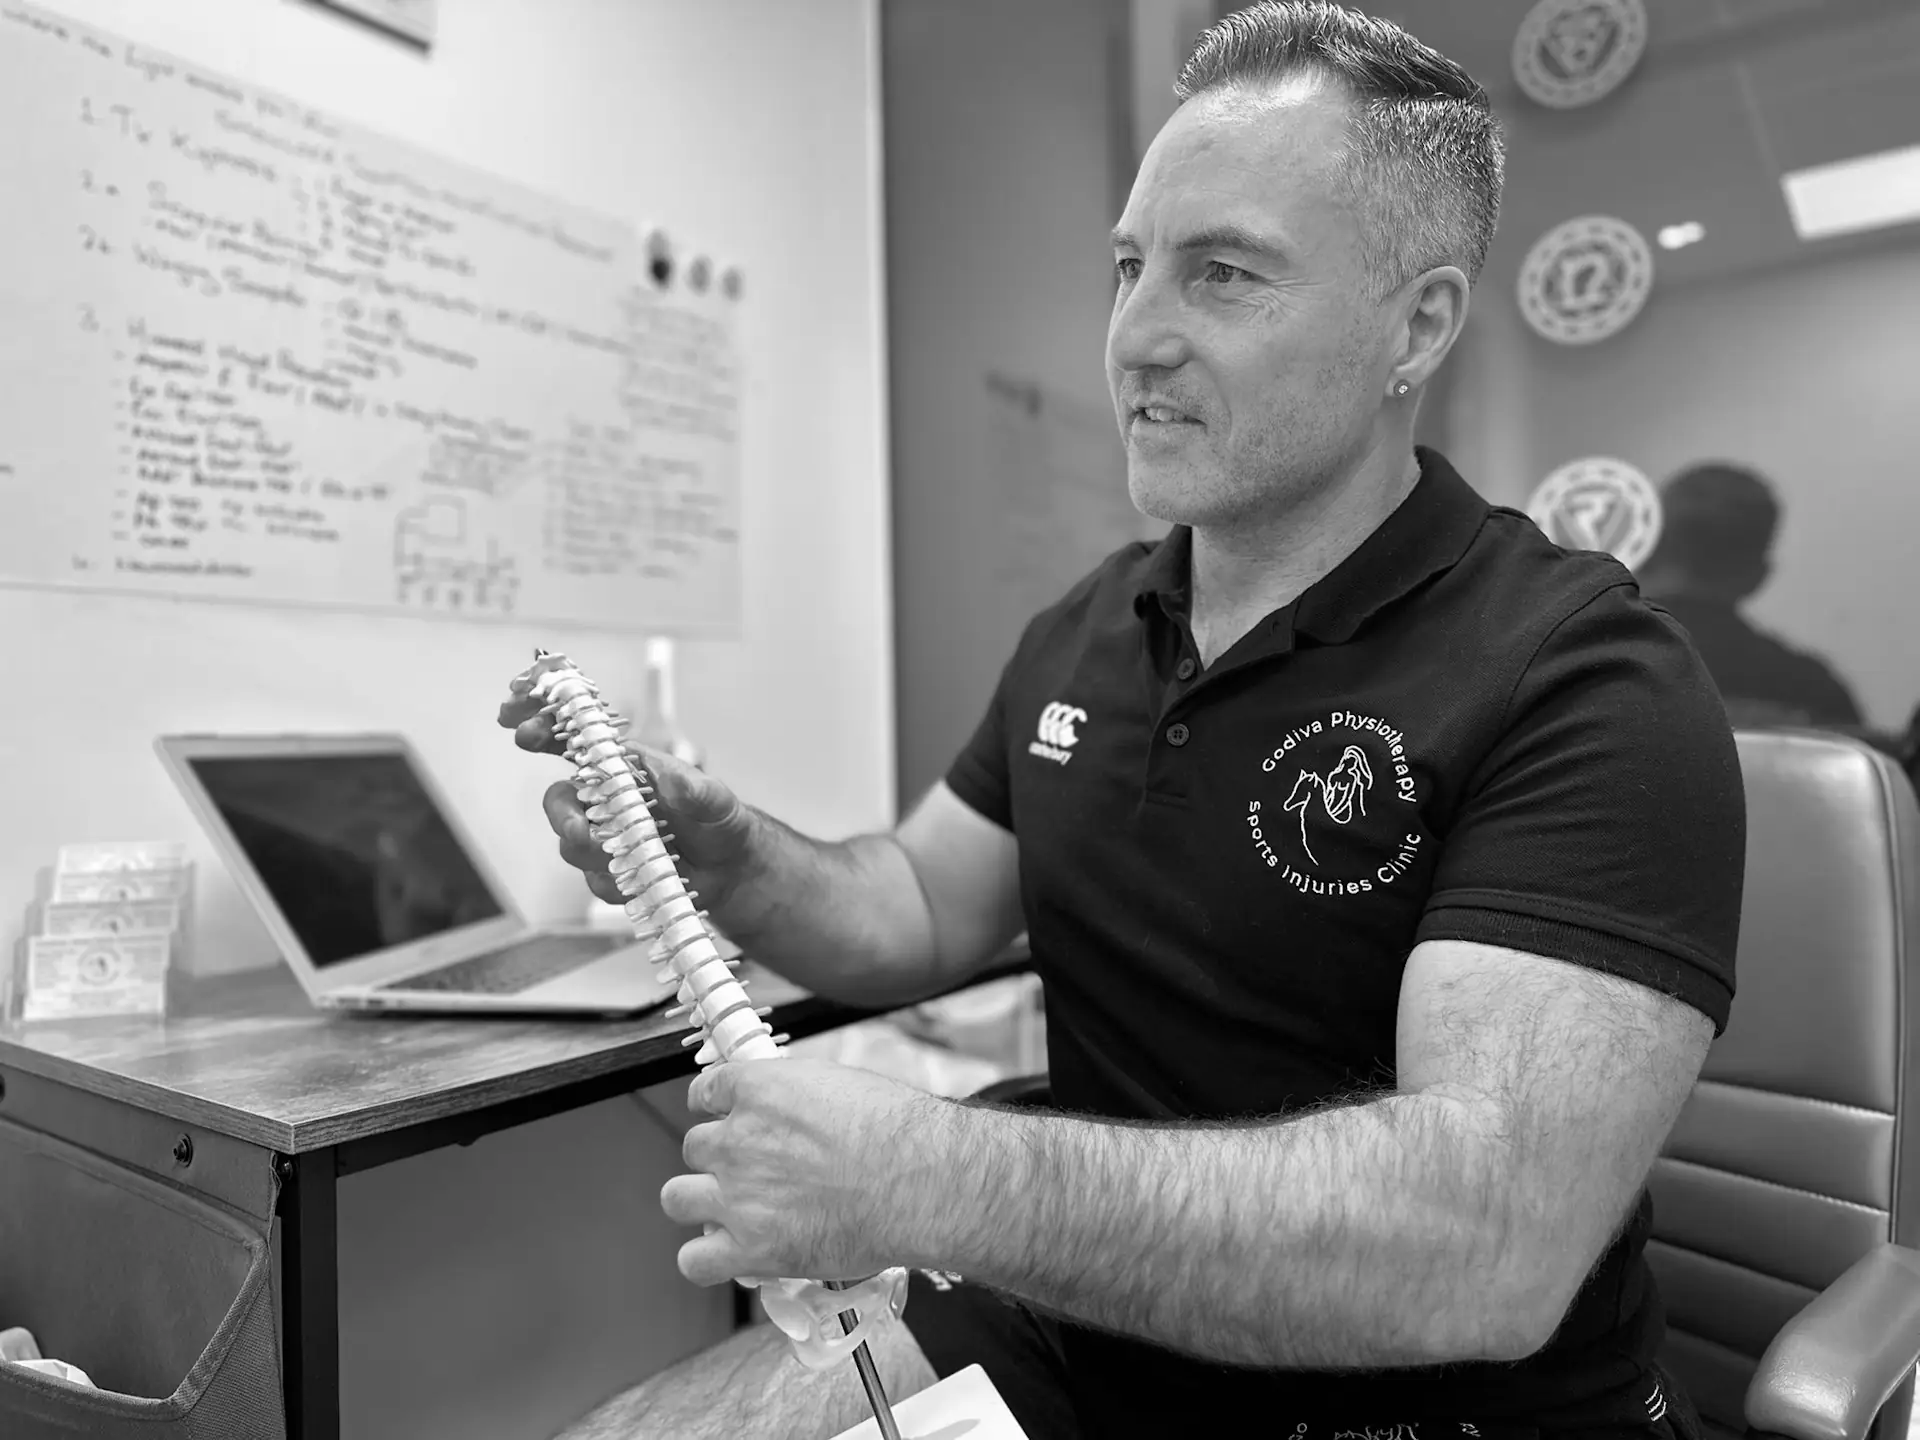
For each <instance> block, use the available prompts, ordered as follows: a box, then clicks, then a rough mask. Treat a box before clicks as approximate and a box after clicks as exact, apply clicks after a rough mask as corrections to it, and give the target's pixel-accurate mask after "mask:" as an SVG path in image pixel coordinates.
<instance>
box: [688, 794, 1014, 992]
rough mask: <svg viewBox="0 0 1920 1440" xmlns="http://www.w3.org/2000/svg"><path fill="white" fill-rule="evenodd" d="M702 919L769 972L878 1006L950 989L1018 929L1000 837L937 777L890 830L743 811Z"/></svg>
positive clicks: (1005, 845) (1005, 835) (1009, 863)
mask: <svg viewBox="0 0 1920 1440" xmlns="http://www.w3.org/2000/svg"><path fill="white" fill-rule="evenodd" d="M749 836H750V838H749V841H748V847H747V855H746V856H745V857H744V863H743V864H742V866H741V873H740V875H739V878H738V880H737V881H736V882H735V883H734V884H732V885H731V886H729V890H728V895H727V898H726V899H725V900H724V901H723V902H722V903H720V904H718V905H716V906H715V908H714V911H713V918H714V920H715V922H716V923H717V924H718V925H719V926H720V928H721V929H722V930H723V931H725V932H726V934H727V936H728V938H729V939H731V940H733V941H734V943H736V944H737V945H739V946H740V947H741V948H742V949H743V950H745V951H746V952H747V953H748V954H749V955H751V956H752V957H753V958H754V959H755V960H758V961H760V962H761V963H762V964H764V965H766V966H767V967H768V968H769V969H771V970H773V971H775V972H777V973H779V974H781V975H784V976H786V977H787V978H788V979H790V980H792V981H794V982H795V983H796V984H800V985H804V986H805V987H806V988H807V989H809V990H811V991H813V992H814V993H816V994H819V995H824V996H826V997H828V998H829V999H833V1000H839V1001H843V1002H849V1003H853V1004H859V1005H871V1006H874V1007H877V1008H891V1007H893V1006H897V1005H905V1004H910V1003H911V1002H913V1001H914V1000H917V999H920V998H921V997H923V996H925V995H929V994H932V993H934V992H936V991H940V990H944V989H948V988H950V987H952V986H954V985H957V984H960V983H962V982H963V981H965V980H966V978H967V977H968V976H969V975H971V974H973V973H975V972H977V971H979V970H981V969H983V968H984V967H985V966H987V965H988V964H990V963H991V962H992V961H993V960H994V958H995V957H996V956H998V955H999V954H1000V953H1001V952H1002V951H1003V950H1004V949H1005V948H1006V947H1007V945H1008V943H1009V942H1010V941H1012V940H1013V938H1014V937H1015V936H1016V935H1018V934H1019V933H1020V931H1021V930H1022V929H1023V928H1024V920H1023V918H1022V915H1021V909H1020V871H1019V846H1018V844H1017V842H1016V841H1015V839H1014V837H1013V835H1012V833H1011V832H1009V831H1007V830H1005V829H1003V828H1001V827H1000V826H999V825H997V824H995V823H994V822H993V821H991V820H989V819H987V818H986V817H985V816H984V815H982V814H980V813H979V812H978V811H977V810H975V809H973V808H972V807H971V806H970V805H968V804H967V803H966V802H965V801H963V800H961V799H960V797H959V796H957V795H955V794H954V793H953V791H952V790H950V789H949V788H948V787H947V785H946V783H945V782H944V781H940V782H936V783H935V785H934V786H933V788H932V789H931V790H929V791H928V792H927V794H926V795H925V797H923V798H922V800H921V801H920V803H919V804H918V805H917V806H915V807H914V810H913V812H912V813H911V814H910V815H908V816H907V818H906V819H905V820H903V821H902V822H901V823H900V825H899V826H898V827H897V828H896V829H895V830H893V831H892V832H891V833H890V834H874V835H860V836H855V837H854V838H853V839H850V840H842V841H835V842H823V841H819V840H812V839H809V838H808V837H806V836H804V835H801V834H800V833H798V832H797V831H795V830H793V829H791V828H789V827H788V826H786V825H783V824H781V823H780V822H779V821H778V820H775V819H773V818H772V817H771V816H768V815H765V814H763V813H761V812H760V811H757V810H755V811H753V812H751V822H750V826H749Z"/></svg>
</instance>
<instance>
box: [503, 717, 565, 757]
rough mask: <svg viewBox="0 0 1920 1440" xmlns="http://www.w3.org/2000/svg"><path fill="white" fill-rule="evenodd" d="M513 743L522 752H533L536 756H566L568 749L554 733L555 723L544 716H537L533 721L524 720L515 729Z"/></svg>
mask: <svg viewBox="0 0 1920 1440" xmlns="http://www.w3.org/2000/svg"><path fill="white" fill-rule="evenodd" d="M513 743H514V744H516V745H518V746H519V747H520V748H521V749H522V750H531V751H533V752H534V753H535V754H536V755H564V754H566V753H567V747H566V744H565V742H564V741H562V740H561V739H560V737H559V736H558V735H556V734H554V733H553V722H552V721H551V720H549V719H547V717H546V716H544V715H536V716H534V717H533V719H531V720H523V721H522V722H521V723H520V724H518V725H516V726H515V727H514V731H513Z"/></svg>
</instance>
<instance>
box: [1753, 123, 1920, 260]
mask: <svg viewBox="0 0 1920 1440" xmlns="http://www.w3.org/2000/svg"><path fill="white" fill-rule="evenodd" d="M1780 188H1781V190H1782V191H1783V192H1785V194H1786V197H1787V211H1788V213H1789V214H1790V215H1792V217H1793V228H1794V230H1795V231H1796V232H1798V234H1799V236H1800V238H1801V239H1802V240H1819V239H1821V238H1823V237H1825V236H1828V235H1847V234H1851V233H1852V232H1854V231H1857V230H1877V229H1879V228H1880V227H1881V226H1883V225H1904V224H1906V223H1908V222H1909V221H1912V220H1920V145H1908V146H1905V147H1903V148H1902V149H1899V150H1883V151H1881V152H1880V153H1879V154H1877V155H1859V156H1855V157H1854V158H1853V159H1851V160H1836V161H1834V162H1833V163H1832V164H1828V165H1811V166H1808V167H1807V168H1806V169H1804V170H1792V171H1789V172H1788V173H1787V174H1785V175H1782V176H1781V177H1780Z"/></svg>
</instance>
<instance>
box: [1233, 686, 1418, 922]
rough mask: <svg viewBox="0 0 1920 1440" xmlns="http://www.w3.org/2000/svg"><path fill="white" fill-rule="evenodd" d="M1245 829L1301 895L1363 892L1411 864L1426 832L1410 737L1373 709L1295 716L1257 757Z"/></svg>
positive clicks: (1395, 877) (1393, 877)
mask: <svg viewBox="0 0 1920 1440" xmlns="http://www.w3.org/2000/svg"><path fill="white" fill-rule="evenodd" d="M1260 771H1261V776H1262V779H1263V781H1264V782H1265V783H1263V785H1262V786H1261V789H1262V791H1263V792H1264V793H1263V794H1260V795H1256V796H1254V797H1252V798H1250V799H1249V800H1248V801H1247V813H1246V823H1247V834H1248V836H1249V838H1250V839H1251V840H1252V842H1253V846H1254V849H1255V851H1256V852H1257V853H1258V855H1259V857H1260V860H1261V862H1262V863H1263V864H1265V865H1266V867H1267V868H1268V869H1269V870H1274V871H1277V872H1279V875H1280V878H1281V879H1283V880H1285V881H1286V882H1287V883H1288V884H1289V885H1291V886H1293V887H1294V888H1295V889H1296V890H1298V891H1300V893H1301V894H1303V895H1309V894H1311V895H1362V894H1365V893H1367V892H1368V891H1371V890H1374V889H1376V888H1378V887H1380V886H1383V885H1391V884H1393V882H1394V881H1396V880H1398V879H1399V878H1400V877H1401V876H1402V875H1404V874H1406V873H1407V871H1409V870H1411V869H1412V868H1413V867H1414V865H1415V864H1416V863H1417V862H1418V861H1419V860H1420V858H1421V857H1422V855H1423V853H1424V852H1425V850H1426V848H1427V845H1428V842H1427V839H1426V833H1425V830H1424V828H1423V826H1422V824H1421V821H1420V792H1419V783H1418V781H1417V780H1416V779H1415V777H1414V773H1413V762H1412V758H1411V757H1410V755H1409V754H1408V751H1407V738H1406V736H1405V735H1404V734H1403V733H1402V732H1401V731H1399V730H1397V729H1395V728H1394V727H1393V726H1392V725H1390V724H1388V723H1387V722H1386V721H1385V720H1382V719H1381V718H1379V717H1378V716H1376V715H1359V714H1356V713H1354V712H1353V711H1351V710H1335V711H1332V712H1331V713H1330V714H1328V715H1327V716H1325V717H1324V718H1322V719H1316V720H1311V721H1308V722H1307V723H1306V724H1304V725H1296V726H1294V727H1293V728H1292V729H1291V730H1289V731H1288V732H1287V734H1286V737H1285V738H1284V739H1282V740H1281V741H1280V743H1279V744H1278V745H1276V746H1274V748H1273V751H1272V753H1271V754H1269V755H1267V756H1265V757H1264V758H1263V759H1262V760H1261V761H1260Z"/></svg>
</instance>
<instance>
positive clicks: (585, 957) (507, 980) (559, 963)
mask: <svg viewBox="0 0 1920 1440" xmlns="http://www.w3.org/2000/svg"><path fill="white" fill-rule="evenodd" d="M615 943H616V942H615V940H614V939H613V938H611V937H606V936H580V935H536V936H534V937H533V938H532V939H530V940H522V941H520V942H519V943H518V944H515V945H509V946H507V947H506V948H505V949H504V950H492V951H489V952H488V953H487V954H485V955H476V956H474V957H473V958H472V959H471V960H458V961H455V962H454V963H453V964H451V965H442V966H441V967H440V968H439V969H438V970H429V971H427V972H426V973H425V974H422V975H411V976H408V977H407V978H406V979H404V980H393V981H390V982H388V983H387V984H385V985H382V986H380V987H378V988H380V989H382V990H437V991H447V990H456V991H459V992H461V993H462V994H469V995H474V994H477V995H516V994H518V993H519V992H520V991H522V990H531V989H532V988H533V987H534V986H535V985H538V984H539V983H540V982H541V981H543V980H551V979H553V978H554V976H556V975H565V974H566V973H567V972H568V971H570V970H578V969H579V968H580V967H581V966H582V965H590V964H592V963H593V962H594V961H595V960H598V959H600V958H601V957H602V956H603V955H605V954H606V953H607V952H608V951H609V950H611V949H613V948H614V945H615Z"/></svg>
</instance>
